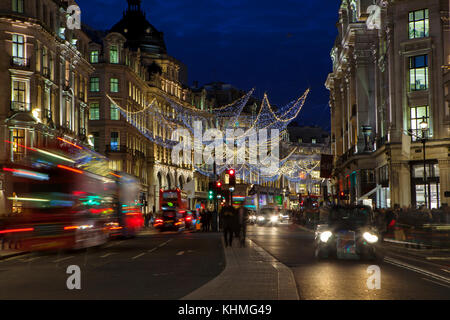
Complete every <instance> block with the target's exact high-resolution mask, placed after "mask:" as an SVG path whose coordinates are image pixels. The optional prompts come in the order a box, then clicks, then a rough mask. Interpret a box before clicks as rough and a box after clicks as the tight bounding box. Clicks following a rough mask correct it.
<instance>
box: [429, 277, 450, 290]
mask: <svg viewBox="0 0 450 320" xmlns="http://www.w3.org/2000/svg"><path fill="white" fill-rule="evenodd" d="M422 280H425V281H428V282H432V283H434V284H438V285H440V286H443V287H446V288H449V289H450V286H447V285H445V284H443V283H440V282H436V281H433V280H430V279H427V278H422Z"/></svg>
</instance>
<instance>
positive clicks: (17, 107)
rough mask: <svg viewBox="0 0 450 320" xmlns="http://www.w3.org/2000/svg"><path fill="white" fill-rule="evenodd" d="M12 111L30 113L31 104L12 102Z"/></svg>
mask: <svg viewBox="0 0 450 320" xmlns="http://www.w3.org/2000/svg"><path fill="white" fill-rule="evenodd" d="M11 110H12V111H23V112H28V111H30V110H31V104H30V103H26V102H21V101H11Z"/></svg>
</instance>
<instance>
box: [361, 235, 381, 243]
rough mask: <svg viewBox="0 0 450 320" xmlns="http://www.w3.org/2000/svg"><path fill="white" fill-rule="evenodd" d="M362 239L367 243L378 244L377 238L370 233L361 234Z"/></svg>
mask: <svg viewBox="0 0 450 320" xmlns="http://www.w3.org/2000/svg"><path fill="white" fill-rule="evenodd" d="M363 238H364V239H366V240H367V242H369V243H375V242H378V237H377V236H376V235H374V234H371V233H370V232H365V233H364V234H363Z"/></svg>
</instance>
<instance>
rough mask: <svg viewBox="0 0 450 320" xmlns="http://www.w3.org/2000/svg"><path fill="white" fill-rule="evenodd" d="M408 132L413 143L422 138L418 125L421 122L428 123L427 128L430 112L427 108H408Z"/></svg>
mask: <svg viewBox="0 0 450 320" xmlns="http://www.w3.org/2000/svg"><path fill="white" fill-rule="evenodd" d="M409 114H410V118H409V125H410V128H409V129H410V132H411V133H412V139H413V141H416V140H419V139H420V138H422V130H421V129H420V123H421V122H422V121H424V120H425V121H426V122H428V125H429V127H430V128H431V124H430V110H429V107H428V106H420V107H411V108H410V113H409Z"/></svg>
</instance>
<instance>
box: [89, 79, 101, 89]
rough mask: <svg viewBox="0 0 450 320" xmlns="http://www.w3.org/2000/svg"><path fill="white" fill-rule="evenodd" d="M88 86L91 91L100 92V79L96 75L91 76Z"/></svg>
mask: <svg viewBox="0 0 450 320" xmlns="http://www.w3.org/2000/svg"><path fill="white" fill-rule="evenodd" d="M90 88H91V92H100V79H99V78H97V77H95V78H91V83H90Z"/></svg>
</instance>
